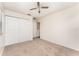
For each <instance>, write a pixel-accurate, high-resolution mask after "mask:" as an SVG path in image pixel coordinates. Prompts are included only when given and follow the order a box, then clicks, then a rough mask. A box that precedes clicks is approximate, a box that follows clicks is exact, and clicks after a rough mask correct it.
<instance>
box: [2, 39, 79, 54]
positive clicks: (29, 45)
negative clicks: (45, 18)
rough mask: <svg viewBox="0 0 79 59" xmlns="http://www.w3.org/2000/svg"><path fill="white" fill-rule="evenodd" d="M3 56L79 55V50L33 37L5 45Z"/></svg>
mask: <svg viewBox="0 0 79 59" xmlns="http://www.w3.org/2000/svg"><path fill="white" fill-rule="evenodd" d="M3 56H79V52H78V51H75V50H72V49H69V48H66V47H63V46H59V45H57V44H54V43H50V42H48V41H45V40H41V39H34V40H32V41H26V42H22V43H17V44H13V45H10V46H6V47H5V49H4V52H3Z"/></svg>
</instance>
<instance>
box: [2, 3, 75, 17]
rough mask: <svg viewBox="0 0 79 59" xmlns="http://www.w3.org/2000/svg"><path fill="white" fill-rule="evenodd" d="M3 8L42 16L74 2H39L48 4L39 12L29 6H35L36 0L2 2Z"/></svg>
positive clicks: (69, 5) (72, 4)
mask: <svg viewBox="0 0 79 59" xmlns="http://www.w3.org/2000/svg"><path fill="white" fill-rule="evenodd" d="M3 4H4V7H5V9H10V10H13V11H16V12H20V13H23V14H28V13H29V14H31V15H32V16H33V17H37V18H39V17H43V16H45V15H47V14H50V13H53V12H56V11H59V10H62V9H65V8H69V7H72V6H74V5H76V3H70V2H40V4H41V6H48V7H49V8H48V9H41V13H40V14H39V13H38V9H36V10H30V9H31V8H34V7H37V3H36V2H4V3H3Z"/></svg>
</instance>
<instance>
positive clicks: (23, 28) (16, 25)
mask: <svg viewBox="0 0 79 59" xmlns="http://www.w3.org/2000/svg"><path fill="white" fill-rule="evenodd" d="M28 40H32V22H31V21H30V20H24V19H20V18H13V17H7V16H6V41H5V42H6V45H10V44H14V43H20V42H24V41H28Z"/></svg>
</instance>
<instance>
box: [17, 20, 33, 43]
mask: <svg viewBox="0 0 79 59" xmlns="http://www.w3.org/2000/svg"><path fill="white" fill-rule="evenodd" d="M18 25H19V32H18V33H19V41H20V42H22V41H26V40H29V39H31V38H32V35H31V33H32V29H31V28H32V24H31V21H30V20H24V19H19V22H18Z"/></svg>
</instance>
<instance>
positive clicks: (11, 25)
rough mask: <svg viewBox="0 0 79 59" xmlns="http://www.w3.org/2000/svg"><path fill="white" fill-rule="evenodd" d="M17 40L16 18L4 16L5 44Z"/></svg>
mask: <svg viewBox="0 0 79 59" xmlns="http://www.w3.org/2000/svg"><path fill="white" fill-rule="evenodd" d="M17 39H18V20H17V18H13V17H7V16H6V40H5V44H6V45H9V44H13V43H16V42H17Z"/></svg>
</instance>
